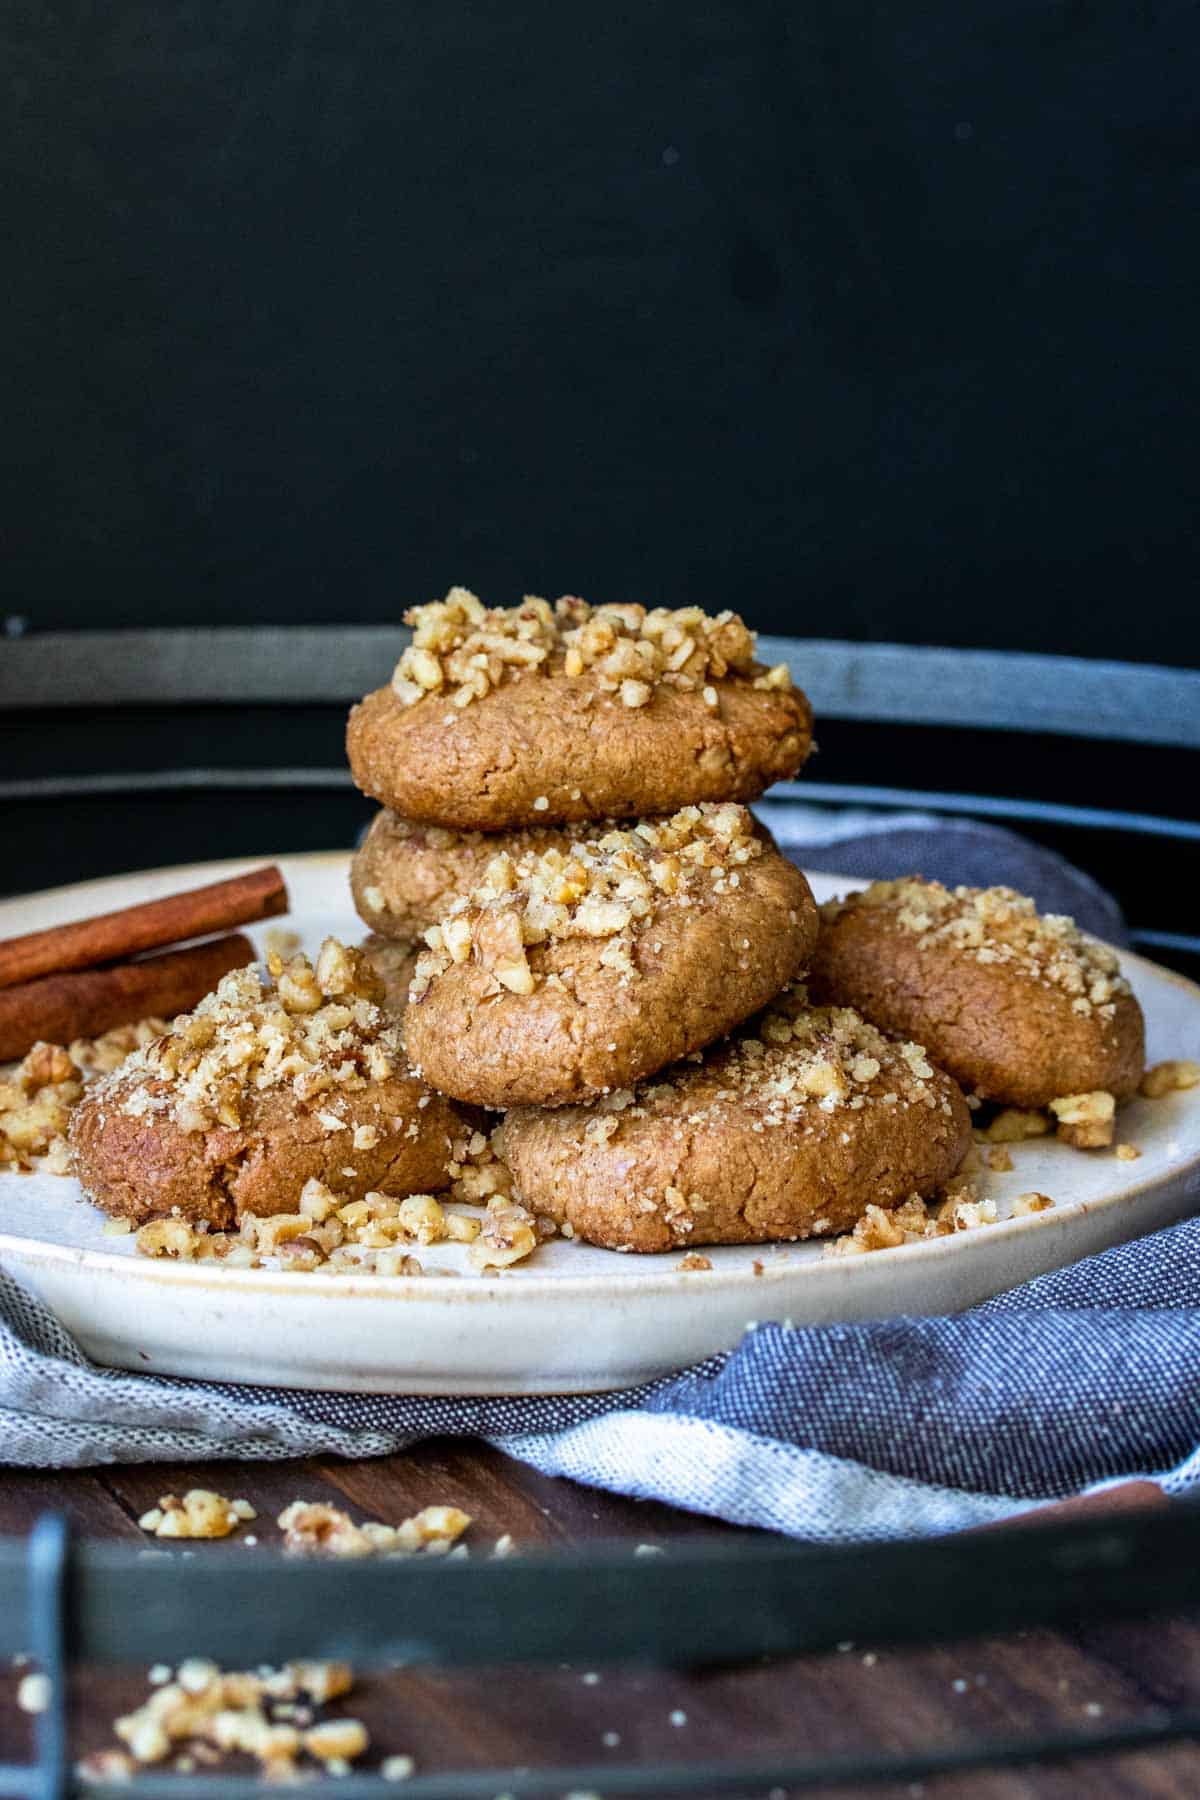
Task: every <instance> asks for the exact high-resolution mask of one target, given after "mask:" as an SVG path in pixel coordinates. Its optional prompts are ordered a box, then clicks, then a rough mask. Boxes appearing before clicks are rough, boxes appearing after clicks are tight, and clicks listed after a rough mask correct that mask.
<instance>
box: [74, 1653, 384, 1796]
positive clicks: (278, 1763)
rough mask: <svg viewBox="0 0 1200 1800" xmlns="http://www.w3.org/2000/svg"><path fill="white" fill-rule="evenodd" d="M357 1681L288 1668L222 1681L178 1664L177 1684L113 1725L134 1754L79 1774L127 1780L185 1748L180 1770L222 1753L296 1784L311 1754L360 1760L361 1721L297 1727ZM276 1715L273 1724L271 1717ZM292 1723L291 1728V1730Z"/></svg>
mask: <svg viewBox="0 0 1200 1800" xmlns="http://www.w3.org/2000/svg"><path fill="white" fill-rule="evenodd" d="M353 1682H354V1676H353V1673H352V1671H351V1670H350V1669H349V1667H348V1666H347V1665H346V1664H345V1663H315V1662H308V1663H304V1662H299V1663H288V1664H287V1665H286V1667H285V1668H283V1669H279V1670H274V1669H260V1670H258V1671H257V1672H256V1673H251V1672H250V1671H249V1670H246V1671H236V1672H231V1673H229V1674H222V1672H221V1671H220V1670H219V1669H218V1668H217V1666H216V1664H215V1663H211V1662H207V1661H205V1660H203V1659H202V1658H199V1657H192V1658H191V1659H189V1660H188V1661H186V1662H183V1663H181V1664H180V1666H179V1668H178V1669H177V1670H176V1672H175V1679H174V1680H173V1681H168V1682H167V1683H166V1684H165V1685H161V1686H158V1687H156V1688H155V1689H154V1691H153V1692H152V1693H151V1694H150V1696H149V1698H148V1699H147V1700H146V1701H144V1702H143V1704H142V1705H141V1706H140V1707H138V1708H137V1710H136V1711H135V1712H132V1713H128V1714H126V1715H125V1716H124V1717H123V1718H119V1719H117V1720H116V1721H115V1723H114V1726H113V1729H114V1731H115V1733H116V1736H117V1737H118V1738H120V1740H121V1742H122V1743H123V1744H124V1745H125V1746H126V1748H127V1750H128V1753H129V1754H128V1757H122V1753H121V1752H120V1751H106V1752H101V1753H99V1755H98V1756H95V1757H92V1758H89V1759H88V1762H87V1764H86V1765H85V1766H84V1767H83V1768H81V1773H82V1774H83V1775H84V1777H85V1778H86V1779H93V1780H96V1779H100V1780H102V1779H105V1778H106V1777H107V1778H110V1779H111V1778H113V1777H114V1776H115V1777H116V1778H117V1779H121V1778H122V1777H123V1776H128V1775H130V1774H131V1773H132V1772H133V1770H134V1769H135V1768H136V1767H137V1766H138V1765H146V1764H150V1763H161V1762H164V1761H165V1760H166V1759H167V1758H168V1757H169V1756H170V1755H171V1754H172V1752H173V1750H174V1748H175V1746H176V1745H177V1744H180V1743H187V1744H188V1745H189V1746H191V1749H192V1755H191V1756H190V1757H188V1758H179V1759H177V1760H176V1762H175V1767H176V1768H177V1769H179V1768H183V1769H184V1770H185V1771H186V1769H187V1768H188V1767H192V1766H194V1764H195V1762H196V1761H202V1762H205V1763H212V1762H215V1761H217V1760H219V1753H221V1752H241V1753H242V1754H244V1755H247V1756H252V1757H254V1758H255V1759H256V1760H257V1761H258V1762H259V1763H260V1764H261V1765H262V1769H263V1773H264V1775H265V1776H266V1778H267V1779H268V1780H272V1781H294V1780H296V1779H298V1778H299V1776H300V1774H301V1772H302V1770H301V1768H300V1767H298V1766H297V1759H298V1758H299V1757H300V1756H301V1755H302V1754H304V1753H307V1754H308V1756H310V1757H311V1758H312V1759H313V1761H314V1762H316V1763H321V1764H324V1765H325V1766H326V1767H327V1768H328V1767H329V1765H330V1763H331V1762H332V1761H333V1760H335V1758H336V1761H337V1762H338V1763H339V1765H344V1766H346V1767H348V1766H349V1762H350V1761H351V1760H352V1759H353V1758H355V1757H358V1756H361V1755H362V1754H363V1752H364V1751H365V1750H366V1749H367V1747H368V1738H367V1733H366V1730H365V1729H364V1727H363V1726H362V1725H361V1724H360V1723H359V1721H358V1720H356V1719H328V1720H323V1721H321V1722H320V1723H318V1724H315V1725H312V1726H311V1727H310V1728H309V1729H308V1730H306V1731H303V1732H302V1731H301V1730H299V1729H298V1727H297V1725H296V1724H293V1723H291V1720H293V1719H297V1720H300V1719H311V1717H312V1713H311V1710H310V1709H309V1708H308V1707H304V1708H303V1709H302V1708H301V1707H299V1706H297V1705H296V1704H295V1702H297V1701H298V1700H308V1701H312V1702H314V1703H315V1704H317V1705H321V1704H324V1703H326V1702H327V1701H329V1700H333V1699H336V1698H339V1697H340V1696H341V1695H343V1694H346V1693H348V1692H349V1691H350V1689H351V1687H352V1686H353ZM272 1713H273V1714H274V1717H272ZM285 1721H286V1722H285Z"/></svg>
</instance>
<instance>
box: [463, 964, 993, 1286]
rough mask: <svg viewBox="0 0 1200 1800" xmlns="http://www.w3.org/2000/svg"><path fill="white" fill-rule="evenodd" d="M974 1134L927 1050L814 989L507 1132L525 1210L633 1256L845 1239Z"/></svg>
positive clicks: (928, 1190)
mask: <svg viewBox="0 0 1200 1800" xmlns="http://www.w3.org/2000/svg"><path fill="white" fill-rule="evenodd" d="M970 1140H971V1128H970V1114H969V1112H968V1110H967V1106H966V1102H965V1101H964V1099H963V1097H962V1094H961V1093H960V1092H959V1090H958V1088H957V1086H956V1085H955V1083H954V1082H953V1081H952V1080H951V1079H950V1078H949V1076H947V1075H944V1074H942V1072H941V1071H940V1070H938V1069H935V1068H934V1066H933V1064H932V1063H931V1062H930V1061H929V1060H928V1058H927V1056H926V1054H925V1051H924V1050H923V1049H922V1048H921V1047H920V1045H918V1044H915V1043H912V1042H907V1041H898V1040H896V1039H893V1038H889V1037H886V1036H885V1035H884V1034H883V1033H882V1032H880V1031H878V1030H876V1028H875V1027H874V1026H873V1025H869V1024H868V1023H867V1022H866V1020H865V1019H862V1018H860V1017H859V1015H858V1014H857V1013H855V1012H853V1011H851V1010H850V1009H848V1008H842V1007H814V1006H810V1005H809V1004H808V1003H807V1000H806V997H805V994H804V990H803V989H802V988H792V989H790V990H789V991H788V992H787V993H785V994H783V995H781V996H779V998H778V999H777V1001H776V1002H774V1003H773V1005H772V1006H771V1008H770V1009H769V1010H768V1011H767V1012H766V1013H764V1014H762V1015H760V1016H759V1017H758V1018H757V1019H755V1020H754V1021H753V1022H752V1023H751V1024H750V1025H749V1026H746V1027H744V1028H743V1029H742V1030H741V1031H739V1032H737V1033H735V1035H734V1036H733V1037H732V1038H729V1039H727V1040H726V1041H725V1042H723V1043H719V1044H715V1045H713V1046H712V1048H710V1049H709V1050H708V1051H707V1052H705V1053H704V1054H703V1055H699V1056H696V1057H694V1058H692V1059H690V1060H688V1061H684V1062H680V1063H677V1064H675V1065H674V1066H673V1067H672V1068H670V1069H667V1070H665V1071H663V1072H662V1073H661V1074H658V1075H655V1076H654V1077H653V1078H652V1079H651V1080H648V1081H644V1082H642V1083H640V1084H639V1085H638V1086H636V1087H634V1088H633V1089H631V1090H630V1089H626V1090H623V1091H620V1092H617V1093H614V1094H610V1095H608V1096H607V1097H606V1098H605V1099H603V1100H600V1101H597V1102H595V1103H594V1104H592V1105H590V1106H571V1107H559V1108H554V1109H549V1108H545V1107H520V1108H515V1109H514V1110H513V1111H511V1112H510V1113H509V1114H508V1116H507V1117H506V1118H505V1120H504V1122H503V1124H502V1126H501V1127H500V1129H499V1131H498V1132H497V1134H496V1146H497V1150H498V1151H499V1153H500V1155H502V1156H503V1157H504V1159H505V1161H506V1162H507V1164H508V1167H509V1169H510V1171H511V1174H512V1176H513V1179H514V1182H515V1184H516V1191H517V1193H518V1194H519V1195H520V1197H521V1199H522V1200H523V1201H524V1203H525V1204H526V1205H527V1206H530V1207H532V1208H533V1209H534V1210H535V1211H536V1212H539V1213H545V1214H548V1215H549V1216H550V1217H551V1218H554V1219H556V1220H558V1222H559V1223H560V1225H562V1224H565V1225H569V1226H570V1227H571V1228H572V1230H573V1231H574V1233H575V1235H576V1236H577V1237H581V1238H585V1239H586V1240H587V1241H588V1242H589V1243H592V1244H599V1245H601V1246H603V1247H604V1248H605V1249H609V1250H633V1251H653V1250H674V1249H679V1248H682V1247H688V1246H694V1245H699V1244H762V1243H772V1242H780V1241H791V1240H794V1239H799V1238H809V1237H835V1236H837V1235H838V1233H840V1232H844V1231H848V1230H849V1229H850V1228H851V1227H852V1226H853V1225H854V1224H855V1223H856V1221H857V1220H858V1219H860V1218H861V1217H863V1215H864V1214H865V1212H866V1209H867V1207H868V1206H877V1207H882V1208H884V1209H888V1208H891V1207H895V1206H898V1205H900V1204H902V1203H903V1202H904V1201H905V1200H907V1199H908V1198H909V1196H910V1195H912V1194H918V1195H921V1196H927V1195H930V1194H933V1193H934V1192H936V1191H937V1189H938V1188H940V1187H941V1186H942V1185H943V1184H944V1183H945V1182H947V1181H948V1180H949V1179H950V1177H951V1176H952V1175H954V1174H955V1172H956V1171H957V1169H958V1167H959V1165H960V1164H961V1162H962V1160H963V1157H964V1156H965V1154H966V1151H967V1148H968V1146H969V1144H970Z"/></svg>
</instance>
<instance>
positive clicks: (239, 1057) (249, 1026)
mask: <svg viewBox="0 0 1200 1800" xmlns="http://www.w3.org/2000/svg"><path fill="white" fill-rule="evenodd" d="M268 971H269V975H270V978H271V979H270V980H269V981H268V982H264V981H263V979H262V977H261V976H260V974H259V972H258V970H257V969H256V968H254V967H253V966H251V967H249V968H245V969H235V970H234V971H233V972H232V974H229V975H226V976H225V978H224V979H223V980H222V981H221V983H220V984H219V986H218V987H217V988H216V990H215V991H214V992H213V993H211V994H209V995H208V996H207V997H206V998H205V999H204V1000H202V1001H201V1002H200V1004H199V1006H198V1007H197V1008H196V1009H195V1011H194V1012H191V1013H184V1014H182V1015H181V1016H180V1017H179V1018H178V1019H176V1020H175V1022H174V1024H172V1025H171V1026H169V1027H168V1029H167V1030H166V1031H165V1032H164V1033H163V1034H162V1035H161V1036H160V1037H158V1038H156V1039H155V1040H154V1041H153V1042H152V1043H150V1044H147V1045H146V1046H145V1047H144V1048H142V1049H140V1050H137V1051H135V1052H134V1053H133V1054H132V1055H131V1056H129V1057H128V1058H127V1059H126V1061H125V1062H124V1063H123V1064H122V1066H121V1067H120V1069H119V1070H117V1071H116V1072H115V1074H114V1075H113V1076H112V1077H111V1078H110V1079H111V1080H112V1081H113V1083H114V1084H119V1086H117V1085H114V1093H118V1094H119V1096H120V1102H119V1103H120V1106H121V1110H122V1111H123V1112H125V1113H127V1114H128V1115H129V1116H130V1117H134V1118H136V1117H141V1116H143V1115H145V1114H159V1113H168V1114H170V1115H171V1116H172V1117H173V1119H174V1121H175V1123H176V1124H177V1125H179V1126H180V1127H181V1128H182V1129H183V1130H184V1131H209V1130H211V1129H213V1128H214V1127H215V1126H218V1125H227V1126H231V1127H236V1126H238V1125H240V1124H241V1123H242V1112H243V1107H244V1105H245V1103H246V1101H247V1099H248V1098H249V1097H250V1096H251V1095H254V1094H258V1093H262V1092H264V1091H265V1090H267V1089H270V1088H276V1087H285V1086H290V1087H291V1088H292V1090H293V1091H294V1092H295V1094H296V1095H297V1096H298V1097H299V1098H300V1099H301V1100H315V1099H316V1098H317V1096H318V1095H321V1096H326V1097H327V1098H326V1099H325V1101H324V1103H323V1105H322V1108H321V1114H322V1117H323V1119H324V1121H325V1125H326V1129H329V1130H333V1129H335V1128H336V1129H341V1128H342V1123H343V1122H342V1121H341V1120H340V1119H339V1118H338V1116H337V1111H336V1101H337V1098H338V1095H339V1093H340V1092H343V1091H350V1090H352V1089H358V1088H363V1087H366V1086H367V1085H368V1083H369V1082H371V1081H379V1080H385V1079H386V1078H387V1077H388V1076H389V1075H391V1074H392V1073H393V1071H394V1070H395V1069H396V1068H397V1067H399V1068H403V1067H404V1053H403V1047H402V1044H401V1040H400V1036H399V1032H398V1030H397V1028H396V1026H395V1025H394V1024H393V1023H391V1022H389V1020H388V1017H387V1015H386V1014H385V1013H383V1012H382V1011H381V1010H380V1008H379V1006H378V1005H377V1004H376V1002H377V1001H378V1000H379V999H380V998H381V997H382V992H383V989H382V984H381V983H380V981H379V978H378V976H377V975H376V974H375V972H374V970H373V969H372V968H371V965H370V963H369V962H368V961H367V959H366V957H365V956H364V955H363V954H362V952H361V951H360V950H353V949H348V948H347V947H346V946H345V945H344V944H341V943H339V942H338V941H337V939H336V938H326V940H325V942H324V944H323V945H322V946H321V950H320V954H319V955H318V957H317V960H316V965H315V966H314V965H313V964H311V963H310V962H309V961H308V959H307V957H304V956H295V957H293V958H292V959H291V961H290V962H287V963H284V962H281V961H280V959H279V958H278V957H271V958H270V959H269V961H268ZM272 983H273V985H272Z"/></svg>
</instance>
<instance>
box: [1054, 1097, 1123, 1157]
mask: <svg viewBox="0 0 1200 1800" xmlns="http://www.w3.org/2000/svg"><path fill="white" fill-rule="evenodd" d="M1116 1110H1117V1103H1116V1101H1115V1100H1114V1099H1113V1097H1112V1095H1111V1094H1107V1093H1105V1092H1104V1090H1103V1089H1098V1090H1097V1092H1096V1093H1094V1094H1067V1095H1064V1097H1063V1098H1062V1099H1061V1100H1052V1101H1051V1102H1050V1111H1051V1112H1052V1113H1053V1114H1054V1116H1055V1118H1056V1119H1057V1120H1058V1131H1057V1136H1059V1137H1060V1138H1062V1139H1063V1140H1064V1141H1065V1142H1066V1143H1068V1144H1074V1145H1075V1148H1076V1149H1077V1150H1102V1149H1104V1148H1106V1146H1107V1145H1109V1144H1111V1143H1112V1141H1113V1119H1114V1117H1115V1115H1116Z"/></svg>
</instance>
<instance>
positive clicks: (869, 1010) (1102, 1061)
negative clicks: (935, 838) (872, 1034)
mask: <svg viewBox="0 0 1200 1800" xmlns="http://www.w3.org/2000/svg"><path fill="white" fill-rule="evenodd" d="M821 915H822V916H821V936H820V939H819V941H818V944H817V953H816V957H815V958H814V962H813V967H812V972H811V975H810V977H809V991H810V992H811V994H812V996H813V999H814V1000H818V1001H829V1002H833V1003H835V1004H838V1005H844V1006H854V1007H857V1009H858V1010H859V1012H861V1013H863V1014H864V1016H865V1017H867V1018H868V1019H871V1020H873V1021H874V1023H875V1024H876V1025H880V1026H882V1027H883V1029H884V1030H886V1031H899V1032H903V1033H905V1034H906V1035H907V1036H909V1037H914V1038H916V1039H917V1041H918V1043H921V1044H924V1045H925V1047H926V1049H927V1050H928V1051H929V1054H930V1056H932V1057H933V1059H934V1061H935V1062H937V1063H938V1064H940V1066H941V1067H942V1068H943V1069H946V1070H948V1071H949V1072H950V1074H952V1075H953V1076H955V1077H956V1079H957V1080H959V1081H960V1082H961V1083H962V1085H963V1087H964V1088H966V1089H967V1090H968V1092H975V1093H977V1094H979V1095H981V1096H982V1097H983V1098H985V1099H988V1100H999V1101H1002V1102H1004V1104H1005V1105H1008V1106H1020V1107H1040V1106H1047V1105H1049V1103H1050V1101H1051V1100H1055V1099H1058V1098H1059V1097H1060V1096H1062V1095H1066V1094H1080V1093H1085V1092H1091V1091H1093V1090H1095V1089H1105V1090H1107V1091H1108V1092H1109V1093H1110V1094H1113V1095H1115V1096H1116V1098H1117V1099H1119V1100H1120V1099H1124V1098H1126V1097H1127V1096H1128V1095H1130V1094H1132V1093H1133V1092H1134V1090H1135V1089H1136V1087H1137V1084H1138V1082H1139V1080H1140V1079H1141V1074H1142V1068H1143V1066H1144V1061H1145V1027H1144V1023H1143V1020H1142V1009H1141V1007H1140V1006H1139V1005H1138V1003H1137V1001H1136V1000H1135V999H1134V997H1133V994H1132V993H1131V992H1130V989H1129V984H1128V982H1127V981H1126V980H1125V979H1124V977H1123V976H1122V975H1121V972H1120V965H1119V963H1118V960H1117V957H1116V954H1115V952H1114V951H1112V950H1110V949H1109V948H1108V946H1107V945H1105V944H1101V943H1098V942H1097V941H1096V940H1095V939H1094V938H1089V937H1085V936H1084V934H1083V933H1082V932H1081V931H1079V930H1078V929H1077V927H1076V926H1075V924H1074V922H1073V921H1072V920H1071V919H1068V918H1066V917H1063V916H1061V915H1058V914H1053V913H1048V914H1045V915H1042V914H1040V913H1039V912H1038V911H1037V908H1036V907H1035V906H1034V903H1033V901H1032V900H1030V899H1029V898H1028V897H1027V896H1025V895H1024V894H1018V893H1014V891H1013V890H1012V889H1011V888H1000V887H996V888H966V887H960V888H955V889H953V890H952V891H951V890H949V889H947V888H945V887H943V886H942V884H941V883H940V882H937V881H921V880H918V879H917V878H915V877H914V878H910V879H906V880H900V881H877V882H875V883H874V885H873V886H872V887H869V888H867V889H865V890H864V891H863V892H862V893H857V894H851V895H849V896H848V897H847V898H846V899H845V900H840V901H830V902H829V903H828V904H827V905H825V906H824V907H822V909H821Z"/></svg>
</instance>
